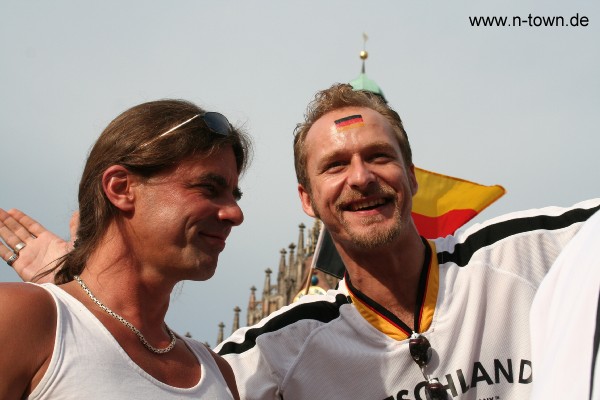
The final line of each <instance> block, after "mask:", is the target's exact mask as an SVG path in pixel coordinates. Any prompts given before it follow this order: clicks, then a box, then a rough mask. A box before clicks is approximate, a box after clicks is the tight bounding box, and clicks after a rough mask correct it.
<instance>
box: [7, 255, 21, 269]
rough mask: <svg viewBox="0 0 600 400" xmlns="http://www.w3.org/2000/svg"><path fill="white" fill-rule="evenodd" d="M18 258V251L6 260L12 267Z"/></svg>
mask: <svg viewBox="0 0 600 400" xmlns="http://www.w3.org/2000/svg"><path fill="white" fill-rule="evenodd" d="M17 258H19V255H18V254H17V253H13V255H12V256H10V257H9V258H8V260H6V263H7V264H8V266H9V267H12V265H13V263H14V262H15V261H17Z"/></svg>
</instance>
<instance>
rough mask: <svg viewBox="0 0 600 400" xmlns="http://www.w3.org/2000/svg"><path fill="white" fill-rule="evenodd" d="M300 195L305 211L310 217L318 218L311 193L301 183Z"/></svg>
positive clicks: (299, 185)
mask: <svg viewBox="0 0 600 400" xmlns="http://www.w3.org/2000/svg"><path fill="white" fill-rule="evenodd" d="M298 195H299V196H300V202H301V203H302V209H303V210H304V212H305V213H306V214H308V215H309V216H310V217H313V218H318V217H317V214H316V213H315V210H314V209H313V206H312V201H311V200H310V193H309V192H308V191H307V190H306V189H305V188H304V186H302V184H300V183H299V184H298Z"/></svg>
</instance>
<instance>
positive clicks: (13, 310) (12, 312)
mask: <svg viewBox="0 0 600 400" xmlns="http://www.w3.org/2000/svg"><path fill="white" fill-rule="evenodd" d="M32 317H37V318H32ZM6 318H16V319H17V320H22V322H23V323H25V324H27V325H30V324H31V326H28V327H29V328H35V326H36V325H38V324H39V323H40V322H43V321H51V320H55V319H56V306H55V303H54V299H53V298H52V295H51V294H50V293H49V292H48V291H47V290H45V289H44V288H42V287H40V286H38V285H32V284H28V283H0V319H2V320H3V321H4V322H8V321H7V320H6ZM40 319H41V320H40ZM46 328H47V326H46Z"/></svg>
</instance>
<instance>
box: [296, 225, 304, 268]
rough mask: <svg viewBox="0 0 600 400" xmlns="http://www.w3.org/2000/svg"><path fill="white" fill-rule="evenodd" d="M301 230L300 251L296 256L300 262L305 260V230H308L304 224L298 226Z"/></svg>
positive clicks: (299, 235)
mask: <svg viewBox="0 0 600 400" xmlns="http://www.w3.org/2000/svg"><path fill="white" fill-rule="evenodd" d="M298 228H299V231H300V232H299V233H298V251H297V252H296V255H297V256H298V259H299V260H303V259H304V254H305V253H304V252H305V250H306V249H305V248H304V228H306V225H304V224H303V223H300V225H298Z"/></svg>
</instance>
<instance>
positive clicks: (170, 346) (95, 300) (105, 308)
mask: <svg viewBox="0 0 600 400" xmlns="http://www.w3.org/2000/svg"><path fill="white" fill-rule="evenodd" d="M73 278H75V280H76V281H77V283H79V286H81V288H82V289H83V290H84V291H85V292H86V293H87V294H88V296H90V299H92V301H93V302H94V303H96V304H97V305H98V307H100V308H101V309H102V310H104V311H105V312H106V313H107V314H108V315H110V316H111V317H113V318H115V319H116V320H117V321H119V322H121V323H122V324H123V325H125V326H126V327H128V328H129V329H131V331H132V332H133V333H135V334H136V335H137V337H138V339H140V342H142V344H143V345H144V347H145V348H147V349H148V350H150V351H151V352H153V353H156V354H164V353H168V352H169V351H171V350H172V349H173V347H175V342H177V338H176V337H175V333H173V331H172V330H171V329H169V327H168V326H167V324H165V328H167V332H169V336H170V337H171V343H169V345H168V346H167V347H165V348H164V349H157V348H156V347H154V346H152V345H151V344H150V343H148V341H147V340H146V338H145V337H144V335H142V332H140V331H139V330H138V328H136V327H135V326H133V324H132V323H131V322H129V321H127V320H126V319H125V318H123V317H121V316H120V315H119V314H117V313H116V312H114V311H112V310H111V309H110V308H108V307H106V306H105V305H104V304H102V303H101V302H100V300H98V299H97V298H96V297H95V296H94V295H93V294H92V292H91V290H90V289H89V288H88V287H87V286H86V285H85V283H83V281H82V280H81V278H80V277H79V275H75V276H74V277H73Z"/></svg>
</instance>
